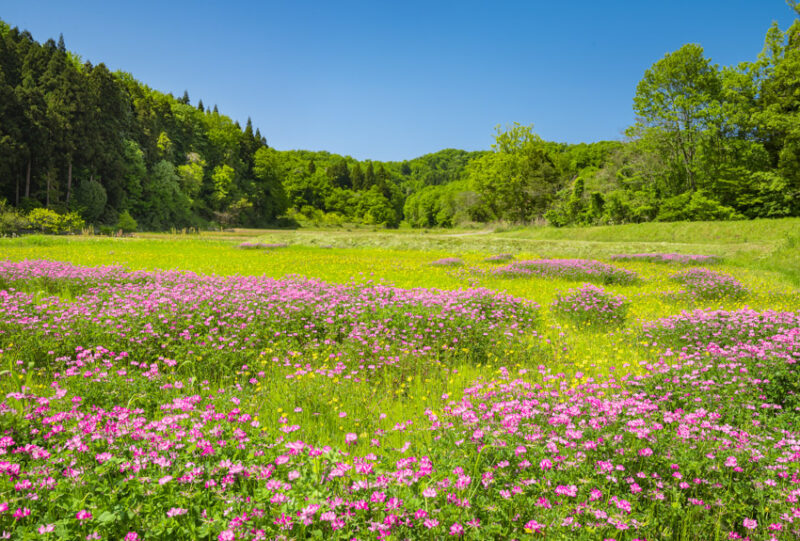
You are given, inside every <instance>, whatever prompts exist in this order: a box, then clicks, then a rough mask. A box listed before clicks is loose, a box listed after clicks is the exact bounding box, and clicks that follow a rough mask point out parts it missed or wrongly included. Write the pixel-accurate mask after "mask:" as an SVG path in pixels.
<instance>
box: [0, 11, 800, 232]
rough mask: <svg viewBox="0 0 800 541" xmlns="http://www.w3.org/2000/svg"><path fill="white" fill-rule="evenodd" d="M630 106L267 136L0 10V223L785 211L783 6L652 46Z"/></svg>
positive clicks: (786, 39)
mask: <svg viewBox="0 0 800 541" xmlns="http://www.w3.org/2000/svg"><path fill="white" fill-rule="evenodd" d="M789 4H790V6H791V7H792V9H794V11H795V12H796V13H797V15H798V17H800V4H798V3H796V2H789ZM754 53H757V52H756V51H754ZM598 106H600V104H598ZM633 111H634V113H635V117H636V122H635V123H634V124H633V125H632V126H630V127H629V128H628V129H627V130H626V132H625V137H624V138H621V140H618V141H601V142H594V143H581V144H565V143H556V142H549V141H545V140H543V139H542V138H541V137H540V136H538V135H537V134H536V133H535V132H534V130H533V126H526V125H521V124H513V125H510V126H501V127H498V128H497V132H496V134H495V143H494V145H492V148H491V149H489V150H486V151H464V150H457V149H445V150H441V151H439V152H435V153H431V154H427V155H424V156H421V157H418V158H415V159H411V160H406V161H397V162H380V161H369V160H365V161H358V160H355V159H353V158H351V157H349V156H340V155H337V154H332V153H328V152H324V151H307V150H289V151H279V150H276V149H274V148H271V147H270V146H269V145H268V142H267V138H266V137H265V135H264V134H262V132H261V130H260V128H258V127H256V128H254V126H253V125H252V122H251V121H250V119H248V120H247V122H246V125H245V126H244V127H242V126H241V125H240V123H239V122H237V121H234V120H233V119H231V118H230V117H228V116H226V115H224V114H222V113H221V112H220V111H219V110H218V107H217V106H216V105H212V106H209V105H208V104H204V103H203V101H202V99H198V100H197V101H196V102H195V103H193V102H192V100H191V99H190V97H189V92H188V91H187V92H184V94H183V95H182V96H181V97H175V96H174V95H172V94H169V93H163V92H160V91H158V90H156V89H152V88H150V87H148V86H147V85H146V84H144V83H142V82H140V81H138V80H136V79H135V78H134V76H133V75H131V74H129V73H125V72H121V71H118V72H111V71H110V70H109V69H108V68H107V67H106V66H105V65H104V64H103V63H99V64H96V65H95V64H92V63H91V62H88V61H84V60H83V59H82V58H81V57H80V56H79V54H77V53H75V52H72V51H69V50H68V49H67V47H66V45H65V43H64V39H63V37H60V38H59V39H58V40H54V39H49V40H47V41H46V42H45V43H39V42H37V41H36V40H35V39H33V37H32V36H31V34H30V33H29V32H27V31H24V30H20V29H19V28H14V27H11V26H10V25H9V24H7V23H4V22H3V21H0V234H8V233H15V232H18V231H24V230H31V229H41V230H42V231H51V232H58V231H69V230H76V229H80V228H83V227H87V226H97V227H100V228H106V229H111V230H123V231H132V230H136V229H138V230H153V231H158V230H169V229H174V228H186V227H194V228H212V227H222V228H225V227H295V226H297V225H309V224H313V225H317V226H343V225H345V224H367V225H374V226H383V227H398V226H400V225H403V224H405V225H408V226H411V227H437V226H440V227H450V226H456V225H464V224H469V223H487V222H494V221H505V222H512V223H532V222H538V223H548V224H551V225H553V226H566V225H582V224H586V225H591V224H620V223H638V222H649V221H684V220H733V219H752V218H764V217H786V216H800V19H798V18H796V19H795V21H794V23H793V24H792V25H791V26H790V27H789V28H788V29H786V30H782V29H781V28H779V27H778V25H777V24H775V23H773V25H772V26H770V27H769V29H768V30H767V32H766V37H765V41H764V47H763V50H762V51H761V52H760V53H757V54H754V59H751V60H745V61H742V62H741V63H739V64H738V65H735V66H722V67H720V66H718V65H716V64H714V63H713V62H712V60H711V59H710V58H708V57H707V56H706V55H705V53H704V50H703V48H702V47H701V46H700V45H697V44H687V45H684V46H683V47H681V48H680V49H678V50H676V51H673V52H670V53H668V54H666V55H665V56H664V57H663V58H661V59H659V60H657V61H656V62H655V63H654V64H653V65H652V67H650V68H649V69H648V70H647V71H646V72H645V73H644V74H643V76H642V79H641V81H640V82H639V84H638V85H637V87H636V89H635V95H634V99H633Z"/></svg>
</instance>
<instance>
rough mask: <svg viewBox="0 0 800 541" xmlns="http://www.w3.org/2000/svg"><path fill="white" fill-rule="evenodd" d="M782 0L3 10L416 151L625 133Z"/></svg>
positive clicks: (343, 1) (303, 117)
mask: <svg viewBox="0 0 800 541" xmlns="http://www.w3.org/2000/svg"><path fill="white" fill-rule="evenodd" d="M793 15H794V14H793V12H792V11H791V9H789V8H788V7H787V6H786V4H785V2H784V1H783V0H691V1H690V0H667V1H662V2H655V1H650V0H631V1H623V0H616V1H615V0H607V1H605V2H599V1H596V0H595V1H584V0H572V1H569V2H557V1H540V0H528V1H515V2H511V1H501V0H497V1H494V2H489V1H483V2H477V1H466V0H465V1H435V0H429V1H427V2H418V1H415V0H406V1H403V2H388V1H386V2H384V1H382V0H372V1H368V2H351V1H347V0H339V1H330V0H327V1H320V2H304V1H300V0H293V1H292V0H286V1H264V2H236V1H229V2H183V1H181V2H172V1H167V2H150V1H142V2H135V3H134V2H124V3H123V2H114V1H111V0H106V1H103V2H96V1H94V0H83V1H81V2H79V3H72V2H64V1H63V0H61V1H36V0H25V1H17V2H4V3H3V4H2V5H1V6H0V18H2V19H3V20H5V21H6V22H7V23H9V24H10V25H12V26H19V27H20V28H24V29H27V30H30V31H31V33H32V34H33V36H34V38H36V39H37V40H39V41H45V40H46V39H47V38H50V37H53V38H57V37H58V35H59V33H63V34H64V39H65V41H66V44H67V48H69V49H70V50H72V51H74V52H76V53H78V54H80V55H81V56H82V57H83V58H84V59H86V60H90V61H92V62H93V63H99V62H105V64H106V65H107V66H108V67H109V68H110V69H112V70H117V69H121V70H124V71H128V72H130V73H132V74H133V75H134V76H135V77H136V78H137V79H139V80H140V81H142V82H144V83H146V84H147V85H149V86H151V87H153V88H156V89H158V90H161V91H164V92H172V93H173V94H175V95H177V96H180V95H182V94H183V91H184V89H186V90H188V91H189V95H190V98H191V101H192V103H193V104H196V103H197V100H198V99H202V100H203V103H204V104H205V105H207V106H213V105H214V104H217V105H218V106H219V109H220V111H221V112H222V113H225V114H227V115H229V116H231V117H232V118H234V119H237V120H239V121H240V122H242V124H244V122H245V121H246V119H247V117H248V116H250V117H252V119H253V123H254V125H255V126H257V127H259V128H260V129H261V132H262V134H263V135H264V136H265V137H266V138H267V142H268V143H269V144H270V146H273V147H275V148H278V149H281V150H285V149H293V148H303V149H310V150H328V151H331V152H336V153H340V154H347V155H351V156H353V157H355V158H358V159H377V160H402V159H408V158H413V157H415V156H419V155H422V154H425V153H428V152H435V151H437V150H440V149H442V148H463V149H467V150H478V149H487V148H489V147H490V145H491V144H492V142H493V140H494V127H495V126H497V125H498V124H499V125H505V124H510V123H512V122H520V123H521V124H534V130H535V131H536V132H537V133H539V135H541V136H542V137H544V138H545V139H548V140H554V141H564V142H570V143H577V142H591V141H598V140H602V139H618V138H620V137H621V132H622V131H623V130H624V129H625V128H626V127H627V126H628V125H630V124H631V123H632V122H633V113H632V109H631V103H632V98H633V95H634V92H635V89H636V84H637V83H638V81H639V80H640V79H641V77H642V74H643V73H644V71H645V70H646V69H647V68H648V67H650V66H651V65H652V64H653V63H654V62H656V61H657V60H658V59H659V58H661V57H663V56H664V54H666V53H667V52H669V51H673V50H675V49H678V48H679V47H680V46H681V45H683V44H684V43H689V42H692V43H698V44H700V45H702V46H703V47H704V48H705V51H706V56H708V57H710V58H711V59H712V60H713V61H714V62H715V63H717V64H720V65H731V64H736V63H738V62H740V61H744V60H753V59H755V57H756V55H757V54H758V53H759V52H760V51H761V48H762V46H763V42H764V35H765V33H766V31H767V28H768V27H769V25H770V24H771V23H772V21H777V22H778V23H779V24H780V25H781V27H782V28H784V29H785V28H786V27H788V26H789V24H791V22H792V20H793Z"/></svg>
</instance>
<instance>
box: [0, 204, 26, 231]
mask: <svg viewBox="0 0 800 541" xmlns="http://www.w3.org/2000/svg"><path fill="white" fill-rule="evenodd" d="M28 227H29V224H28V219H27V218H25V216H24V215H23V214H22V213H21V212H19V211H18V210H17V209H15V208H13V207H11V206H8V205H7V204H6V202H5V201H0V235H3V236H5V235H12V234H14V233H19V232H20V231H22V230H24V229H27V228H28Z"/></svg>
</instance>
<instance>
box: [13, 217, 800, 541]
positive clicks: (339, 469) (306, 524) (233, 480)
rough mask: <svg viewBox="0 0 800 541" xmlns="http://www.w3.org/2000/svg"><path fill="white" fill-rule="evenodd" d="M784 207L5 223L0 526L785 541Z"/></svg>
mask: <svg viewBox="0 0 800 541" xmlns="http://www.w3.org/2000/svg"><path fill="white" fill-rule="evenodd" d="M773 223H774V224H775V225H774V226H773V227H765V226H764V222H749V223H741V224H737V225H738V226H740V229H737V232H736V235H738V236H737V237H735V236H734V234H733V231H728V230H726V229H725V228H726V227H728V226H729V225H730V224H720V225H719V226H718V227H719V229H713V228H714V227H717V226H703V225H702V224H696V228H695V230H691V227H695V226H694V225H692V224H690V225H691V227H689V226H686V227H688V229H684V230H680V231H678V234H680V235H682V237H683V238H685V239H687V240H686V241H685V242H677V241H676V240H674V239H673V240H671V238H670V236H669V235H670V233H669V232H668V231H667V228H668V227H672V224H664V226H663V228H662V229H660V230H659V231H651V230H649V229H647V230H644V229H640V230H639V232H638V233H637V230H636V229H635V228H632V229H630V228H629V229H625V230H624V231H623V230H622V229H620V231H621V232H622V234H621V235H620V240H617V241H615V240H613V233H606V232H603V231H602V228H583V229H581V230H576V231H580V233H576V234H575V235H573V236H572V237H569V236H565V237H564V238H557V237H556V236H554V235H563V233H561V231H563V230H553V229H547V230H536V229H533V230H531V229H527V230H525V229H520V230H513V231H507V232H505V233H500V232H489V231H462V232H449V233H447V234H445V233H442V232H439V233H424V234H423V233H418V232H413V233H412V232H405V231H399V232H394V233H391V232H367V231H357V232H344V231H341V232H338V233H330V232H313V231H311V232H309V231H298V232H281V231H269V232H259V231H242V232H239V233H229V234H203V235H143V236H141V237H135V238H120V239H111V238H102V237H43V236H33V237H22V238H18V239H0V370H1V371H2V372H0V388H1V389H2V392H1V393H0V396H1V397H2V403H0V425H2V426H0V430H2V433H0V454H2V456H0V531H2V532H6V533H7V534H8V535H10V537H11V538H13V539H126V540H137V539H213V540H233V539H275V538H279V539H353V538H356V539H376V538H382V539H442V538H464V539H492V538H495V539H587V540H594V539H615V540H618V541H621V540H633V539H648V540H656V539H670V540H677V539H751V540H767V539H781V540H784V539H796V538H797V537H798V535H800V502H798V499H799V498H800V428H798V421H800V413H799V412H800V379H799V378H798V374H797V370H796V363H797V360H798V359H800V295H799V294H798V286H800V284H799V283H798V276H797V267H796V266H795V265H794V262H795V261H796V259H795V258H796V257H797V256H796V254H795V253H794V252H795V248H796V246H797V239H796V237H793V236H792V235H796V233H794V231H795V230H796V225H797V222H796V221H793V220H787V221H777V222H773ZM674 225H675V227H684V226H679V224H674ZM642 227H644V228H655V229H658V228H657V227H656V226H655V225H653V224H647V225H646V226H642ZM659 227H661V226H659ZM703 227H712V230H707V229H703ZM747 228H750V229H747ZM540 231H545V232H547V231H550V232H553V233H551V234H550V236H551V238H542V234H541V233H540ZM637 235H638V236H637ZM672 235H673V237H674V236H675V232H673V233H672ZM648 238H649V239H651V240H648Z"/></svg>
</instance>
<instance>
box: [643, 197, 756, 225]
mask: <svg viewBox="0 0 800 541" xmlns="http://www.w3.org/2000/svg"><path fill="white" fill-rule="evenodd" d="M742 218H743V216H741V215H740V214H738V213H737V212H736V211H735V210H734V209H732V208H731V207H726V206H725V205H723V204H722V203H720V202H719V201H716V200H714V199H711V198H710V197H707V196H706V194H705V192H703V191H702V190H701V191H697V192H694V193H690V192H686V193H682V194H681V195H678V196H675V197H671V198H669V199H667V200H665V201H664V202H663V203H662V204H661V208H660V209H659V211H658V216H657V217H656V220H657V221H659V222H681V221H693V222H694V221H713V220H739V219H742Z"/></svg>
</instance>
